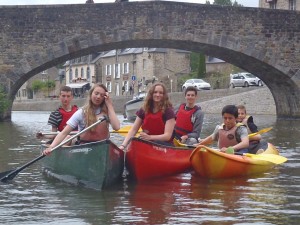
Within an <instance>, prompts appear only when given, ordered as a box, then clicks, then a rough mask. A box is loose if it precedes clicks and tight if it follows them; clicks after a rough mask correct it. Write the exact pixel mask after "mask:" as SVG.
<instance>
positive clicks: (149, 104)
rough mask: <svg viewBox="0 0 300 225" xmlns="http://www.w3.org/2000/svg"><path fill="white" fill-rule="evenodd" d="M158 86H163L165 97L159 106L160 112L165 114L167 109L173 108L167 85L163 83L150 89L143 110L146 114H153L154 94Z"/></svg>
mask: <svg viewBox="0 0 300 225" xmlns="http://www.w3.org/2000/svg"><path fill="white" fill-rule="evenodd" d="M157 86H161V87H162V88H163V91H164V97H163V100H162V102H161V103H160V105H159V110H161V111H162V112H163V113H164V112H165V111H166V109H167V108H171V107H172V103H171V102H170V100H169V96H168V93H167V89H166V87H165V85H164V84H162V83H156V84H153V85H152V86H151V88H150V89H149V91H148V94H147V96H146V99H145V102H144V105H143V109H144V110H145V113H148V112H152V110H153V108H154V101H153V93H154V90H155V88H156V87H157Z"/></svg>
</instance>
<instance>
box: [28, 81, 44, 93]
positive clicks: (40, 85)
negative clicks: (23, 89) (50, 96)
mask: <svg viewBox="0 0 300 225" xmlns="http://www.w3.org/2000/svg"><path fill="white" fill-rule="evenodd" d="M44 85H45V82H43V81H41V80H34V81H32V84H31V88H32V90H33V91H35V92H36V91H40V90H42V89H43V87H44Z"/></svg>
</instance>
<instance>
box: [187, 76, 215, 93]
mask: <svg viewBox="0 0 300 225" xmlns="http://www.w3.org/2000/svg"><path fill="white" fill-rule="evenodd" d="M189 86H193V87H195V88H197V90H198V91H199V90H210V88H211V86H210V84H209V83H207V82H205V81H204V80H202V79H189V80H186V81H185V83H184V84H183V85H182V91H184V90H185V89H186V88H187V87H189Z"/></svg>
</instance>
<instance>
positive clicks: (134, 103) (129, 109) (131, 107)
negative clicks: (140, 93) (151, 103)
mask: <svg viewBox="0 0 300 225" xmlns="http://www.w3.org/2000/svg"><path fill="white" fill-rule="evenodd" d="M143 102H144V99H143V98H139V99H133V100H130V101H128V102H126V103H125V114H126V118H127V119H128V120H131V121H133V120H135V118H136V114H135V113H136V111H138V110H139V109H140V108H141V107H142V105H143Z"/></svg>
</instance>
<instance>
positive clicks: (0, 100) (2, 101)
mask: <svg viewBox="0 0 300 225" xmlns="http://www.w3.org/2000/svg"><path fill="white" fill-rule="evenodd" d="M9 104H10V101H9V100H8V99H7V94H6V93H5V91H4V88H3V87H2V86H0V114H2V113H4V112H5V111H6V110H7V109H8V107H9Z"/></svg>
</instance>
